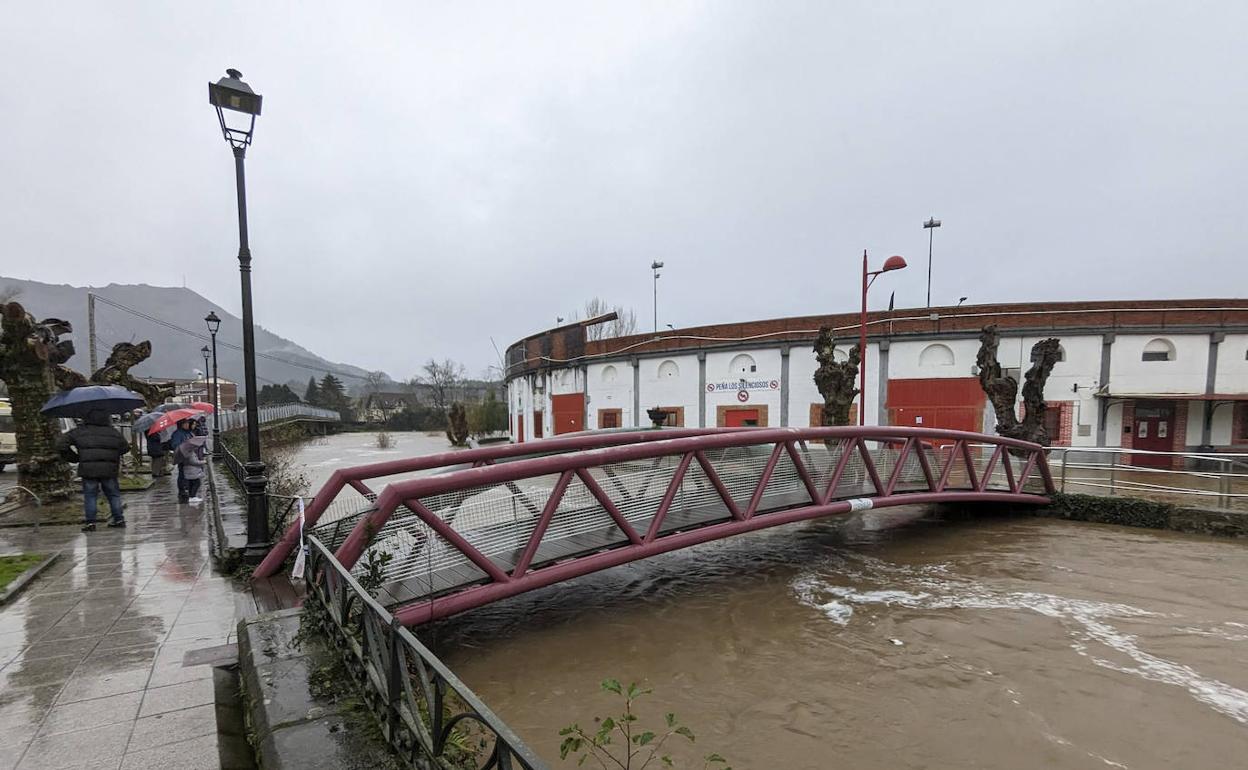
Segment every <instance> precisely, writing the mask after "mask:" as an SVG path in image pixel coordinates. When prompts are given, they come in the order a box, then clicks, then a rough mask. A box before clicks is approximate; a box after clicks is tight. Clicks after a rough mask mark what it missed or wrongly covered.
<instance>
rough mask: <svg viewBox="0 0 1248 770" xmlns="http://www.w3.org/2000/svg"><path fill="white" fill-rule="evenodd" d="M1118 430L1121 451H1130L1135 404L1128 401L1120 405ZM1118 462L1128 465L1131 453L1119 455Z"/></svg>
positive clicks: (1133, 429) (1133, 432)
mask: <svg viewBox="0 0 1248 770" xmlns="http://www.w3.org/2000/svg"><path fill="white" fill-rule="evenodd" d="M1118 430H1119V431H1121V432H1122V435H1121V436H1120V437H1119V438H1120V439H1121V441H1122V448H1123V449H1130V448H1131V447H1133V446H1135V404H1134V403H1132V402H1130V401H1128V402H1127V403H1125V404H1123V405H1122V427H1120V428H1119V429H1118ZM1106 438H1108V437H1106ZM1118 462H1120V463H1123V464H1130V462H1131V453H1130V452H1123V453H1122V454H1121V455H1119V460H1118Z"/></svg>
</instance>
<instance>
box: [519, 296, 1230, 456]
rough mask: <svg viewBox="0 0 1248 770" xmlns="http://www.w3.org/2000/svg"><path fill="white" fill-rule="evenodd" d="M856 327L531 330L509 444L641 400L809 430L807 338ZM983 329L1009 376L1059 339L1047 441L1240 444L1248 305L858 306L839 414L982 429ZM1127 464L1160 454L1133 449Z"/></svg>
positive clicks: (786, 324) (728, 420)
mask: <svg viewBox="0 0 1248 770" xmlns="http://www.w3.org/2000/svg"><path fill="white" fill-rule="evenodd" d="M858 324H859V318H858V315H857V314H856V313H854V314H840V315H829V316H805V317H799V318H779V319H772V320H765V321H743V322H740V323H729V324H717V325H714V326H700V327H694V328H687V329H676V330H672V331H664V332H661V333H658V334H654V333H647V334H635V335H632V336H628V337H615V338H608V339H600V340H590V339H588V338H587V322H581V323H574V324H568V325H565V326H560V327H557V328H554V329H549V330H547V331H543V332H539V333H537V334H534V335H531V336H529V337H526V338H525V339H523V340H520V341H519V342H516V343H515V344H513V345H512V346H510V347H509V348H508V349H507V361H506V363H507V371H506V383H507V397H508V409H509V412H510V415H511V417H510V420H511V422H510V430H511V436H512V440H514V441H519V442H523V441H531V440H533V439H538V438H542V437H545V436H554V435H559V434H562V433H571V432H575V431H581V430H590V429H596V428H616V427H628V426H643V425H649V424H650V420H649V418H648V417H647V410H649V409H652V408H658V409H661V410H663V411H664V412H665V413H666V415H665V416H666V424H668V425H672V426H683V427H709V426H742V425H758V426H771V427H777V426H796V427H806V426H812V425H819V424H820V423H821V417H822V414H821V409H822V404H823V399H822V397H821V396H820V395H819V392H818V390H817V389H816V388H815V383H814V372H815V367H816V361H815V355H814V350H813V347H812V346H813V344H814V340H815V336H816V334H817V333H818V331H819V328H820V326H822V325H830V326H832V327H833V329H834V331H835V333H836V335H837V341H838V353H839V354H840V355H842V356H843V355H844V354H845V351H848V349H849V347H850V346H852V345H853V344H855V343H856V341H857V338H858V328H859V326H858ZM988 324H996V325H997V327H998V329H999V331H1000V335H1001V343H1000V347H999V349H998V361H999V362H1000V364H1001V366H1002V368H1003V369H1004V370H1006V371H1007V373H1009V374H1012V375H1014V376H1015V377H1016V378H1017V379H1018V380H1019V382H1020V384H1021V382H1022V373H1023V372H1025V371H1026V370H1027V368H1028V367H1029V366H1030V364H1031V362H1030V361H1029V355H1030V351H1031V347H1032V345H1033V344H1035V343H1036V342H1037V341H1039V340H1041V339H1044V338H1046V337H1057V338H1058V339H1059V340H1060V341H1061V357H1060V360H1059V361H1058V363H1057V364H1056V366H1054V368H1053V372H1052V374H1051V375H1050V377H1049V380H1048V383H1047V385H1046V387H1045V393H1044V395H1045V400H1046V401H1047V403H1048V406H1049V408H1048V412H1047V414H1046V419H1048V420H1049V423H1048V428H1049V434H1050V436H1051V437H1052V443H1053V445H1055V446H1073V447H1079V446H1089V447H1091V446H1104V447H1123V448H1137V449H1148V450H1159V451H1185V450H1197V449H1204V450H1206V451H1207V450H1208V449H1209V448H1218V449H1227V448H1238V449H1248V300H1222V299H1197V300H1147V301H1144V300H1141V301H1113V302H1053V303H1025V304H1002V305H976V306H961V307H939V308H931V309H919V310H913V309H903V310H894V311H888V312H874V313H870V314H869V315H868V319H867V363H866V374H867V386H866V391H865V394H863V395H865V399H864V398H863V397H862V395H860V396H859V398H858V400H857V401H856V403H855V405H854V410H855V411H854V414H853V415H851V417H852V420H851V421H853V422H856V421H857V417H856V411H857V410H858V409H865V420H866V423H867V424H868V425H872V424H875V425H888V424H891V425H914V426H923V427H934V428H951V429H958V430H971V431H983V432H988V433H991V432H993V427H994V413H993V409H992V407H991V405H989V403H988V401H987V399H986V397H985V396H984V393H983V391H982V390H981V388H980V385H979V380H978V377H977V375H978V373H979V372H978V369H977V367H976V354H977V352H978V350H979V339H978V338H979V333H980V330H981V328H982V327H984V326H985V325H988ZM1020 391H1021V387H1020ZM1019 407H1020V409H1021V396H1020V403H1019ZM1131 461H1132V462H1134V463H1137V464H1169V460H1168V458H1165V457H1159V456H1156V455H1146V454H1133V455H1131Z"/></svg>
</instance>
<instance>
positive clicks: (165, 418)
mask: <svg viewBox="0 0 1248 770" xmlns="http://www.w3.org/2000/svg"><path fill="white" fill-rule="evenodd" d="M200 414H202V412H200V411H199V410H198V409H174V410H172V411H169V412H165V413H164V414H162V415H161V416H160V419H159V420H157V421H156V422H154V423H152V426H151V427H150V428H148V429H147V435H149V436H154V435H156V434H157V433H160V432H161V431H163V430H168V429H169V428H171V427H173V426H174V425H177V424H178V423H180V422H182V421H183V420H193V419H195V418H196V417H198V416H199V415H200Z"/></svg>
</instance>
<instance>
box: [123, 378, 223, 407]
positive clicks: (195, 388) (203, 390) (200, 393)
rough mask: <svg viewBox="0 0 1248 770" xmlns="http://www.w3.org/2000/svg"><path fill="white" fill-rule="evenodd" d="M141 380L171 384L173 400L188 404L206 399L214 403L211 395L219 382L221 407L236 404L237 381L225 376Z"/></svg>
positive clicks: (156, 383) (157, 383)
mask: <svg viewBox="0 0 1248 770" xmlns="http://www.w3.org/2000/svg"><path fill="white" fill-rule="evenodd" d="M139 379H141V380H142V381H143V382H146V383H148V384H151V385H160V386H169V385H172V386H173V400H174V401H175V402H179V403H184V404H189V403H191V402H192V401H206V402H208V403H210V404H211V403H214V402H213V397H214V396H215V395H216V390H217V388H216V383H218V382H219V383H220V387H221V408H222V409H233V408H235V407H236V406H237V405H238V383H236V382H231V381H229V380H227V379H225V378H220V379H217V380H214V379H212V378H211V377H207V378H205V377H199V378H196V379H189V380H188V379H181V378H178V377H140V378H139Z"/></svg>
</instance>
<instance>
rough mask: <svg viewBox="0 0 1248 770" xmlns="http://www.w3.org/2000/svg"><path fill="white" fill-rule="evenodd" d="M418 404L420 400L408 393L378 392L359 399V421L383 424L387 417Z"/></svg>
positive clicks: (413, 394)
mask: <svg viewBox="0 0 1248 770" xmlns="http://www.w3.org/2000/svg"><path fill="white" fill-rule="evenodd" d="M419 404H420V398H419V397H418V396H417V395H416V394H415V393H412V392H408V391H379V392H377V393H369V394H366V395H365V396H363V397H362V398H361V399H360V419H361V420H363V421H364V422H385V421H386V419H388V418H389V417H391V416H393V415H396V414H399V413H400V412H405V411H407V410H408V409H412V408H414V407H416V406H418V405H419Z"/></svg>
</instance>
